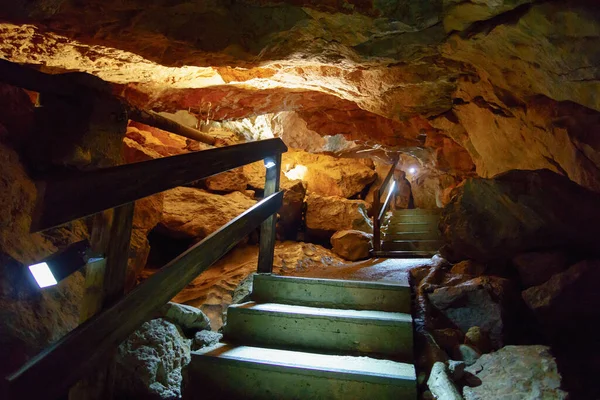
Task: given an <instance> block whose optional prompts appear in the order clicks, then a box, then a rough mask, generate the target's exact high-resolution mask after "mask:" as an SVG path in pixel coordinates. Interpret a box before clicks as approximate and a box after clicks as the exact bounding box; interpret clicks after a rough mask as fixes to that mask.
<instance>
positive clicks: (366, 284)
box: [254, 274, 410, 290]
mask: <svg viewBox="0 0 600 400" xmlns="http://www.w3.org/2000/svg"><path fill="white" fill-rule="evenodd" d="M256 278H258V279H259V280H265V281H273V282H275V281H287V282H290V283H298V284H318V285H323V286H336V287H343V286H345V287H351V288H359V289H383V290H398V289H400V290H405V289H407V288H410V285H409V284H408V283H406V284H403V283H401V282H398V283H392V282H377V281H352V280H346V279H326V278H307V277H297V276H284V275H276V274H256V275H254V281H256Z"/></svg>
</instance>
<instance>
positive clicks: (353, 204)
mask: <svg viewBox="0 0 600 400" xmlns="http://www.w3.org/2000/svg"><path fill="white" fill-rule="evenodd" d="M306 227H307V228H308V229H314V230H321V231H329V232H332V233H333V232H335V231H340V230H359V231H362V232H367V233H371V232H372V231H373V226H372V223H371V221H370V219H369V218H368V217H367V203H366V202H364V201H362V200H347V199H344V198H341V197H335V196H327V197H323V196H319V195H316V194H314V193H309V194H308V196H306Z"/></svg>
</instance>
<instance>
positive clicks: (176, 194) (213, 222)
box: [160, 187, 256, 240]
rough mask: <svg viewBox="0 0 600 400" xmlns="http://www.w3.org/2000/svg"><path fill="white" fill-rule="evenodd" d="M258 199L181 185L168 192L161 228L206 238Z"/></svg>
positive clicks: (174, 233) (234, 193)
mask: <svg viewBox="0 0 600 400" xmlns="http://www.w3.org/2000/svg"><path fill="white" fill-rule="evenodd" d="M255 203H256V201H254V200H252V199H249V198H248V197H247V196H246V195H244V194H243V193H240V192H233V193H229V194H226V195H218V194H214V193H209V192H206V191H204V190H201V189H195V188H187V187H178V188H175V189H171V190H168V191H166V192H165V199H164V208H163V214H162V219H161V222H160V227H161V228H163V229H165V230H166V231H167V232H169V233H170V234H171V235H173V236H175V237H187V238H194V239H196V240H200V239H203V238H204V237H206V236H208V235H209V234H211V233H213V232H214V231H216V230H217V229H219V228H220V227H221V226H223V225H225V224H226V223H227V222H229V221H231V220H232V219H233V218H235V217H237V216H238V215H239V214H241V213H242V212H244V211H246V210H247V209H248V208H250V207H252V206H253V205H254V204H255Z"/></svg>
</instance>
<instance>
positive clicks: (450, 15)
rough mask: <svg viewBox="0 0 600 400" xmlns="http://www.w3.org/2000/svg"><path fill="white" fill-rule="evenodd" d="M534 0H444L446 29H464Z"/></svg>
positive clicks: (447, 30) (449, 30) (448, 30)
mask: <svg viewBox="0 0 600 400" xmlns="http://www.w3.org/2000/svg"><path fill="white" fill-rule="evenodd" d="M533 1H534V0H507V1H505V0H500V1H493V2H479V1H466V2H461V1H456V0H444V6H445V7H444V29H446V32H451V31H463V30H465V29H467V28H468V27H469V26H471V25H472V24H473V23H475V22H478V21H485V20H488V19H490V18H493V17H495V16H497V15H500V14H503V13H505V12H507V11H511V10H514V9H515V8H517V7H519V6H521V5H523V4H529V3H532V2H533Z"/></svg>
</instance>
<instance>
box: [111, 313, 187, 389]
mask: <svg viewBox="0 0 600 400" xmlns="http://www.w3.org/2000/svg"><path fill="white" fill-rule="evenodd" d="M190 346H191V340H189V339H186V338H185V337H184V336H183V334H182V333H181V332H180V331H179V329H178V328H177V326H175V325H173V324H172V323H170V322H168V321H165V320H163V319H160V318H158V319H153V320H151V321H148V322H145V323H144V324H143V325H142V326H141V327H140V328H139V329H138V330H137V331H135V332H134V333H132V334H131V335H130V336H129V338H127V340H125V341H124V342H123V343H122V344H121V345H120V346H119V351H118V355H117V357H116V365H117V367H116V374H115V376H116V378H117V379H116V382H115V391H116V393H117V394H118V395H119V396H121V397H123V396H125V397H131V398H159V399H173V398H180V397H181V383H182V381H183V377H182V375H181V370H182V368H184V367H185V366H187V364H189V362H190V360H191V358H190Z"/></svg>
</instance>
